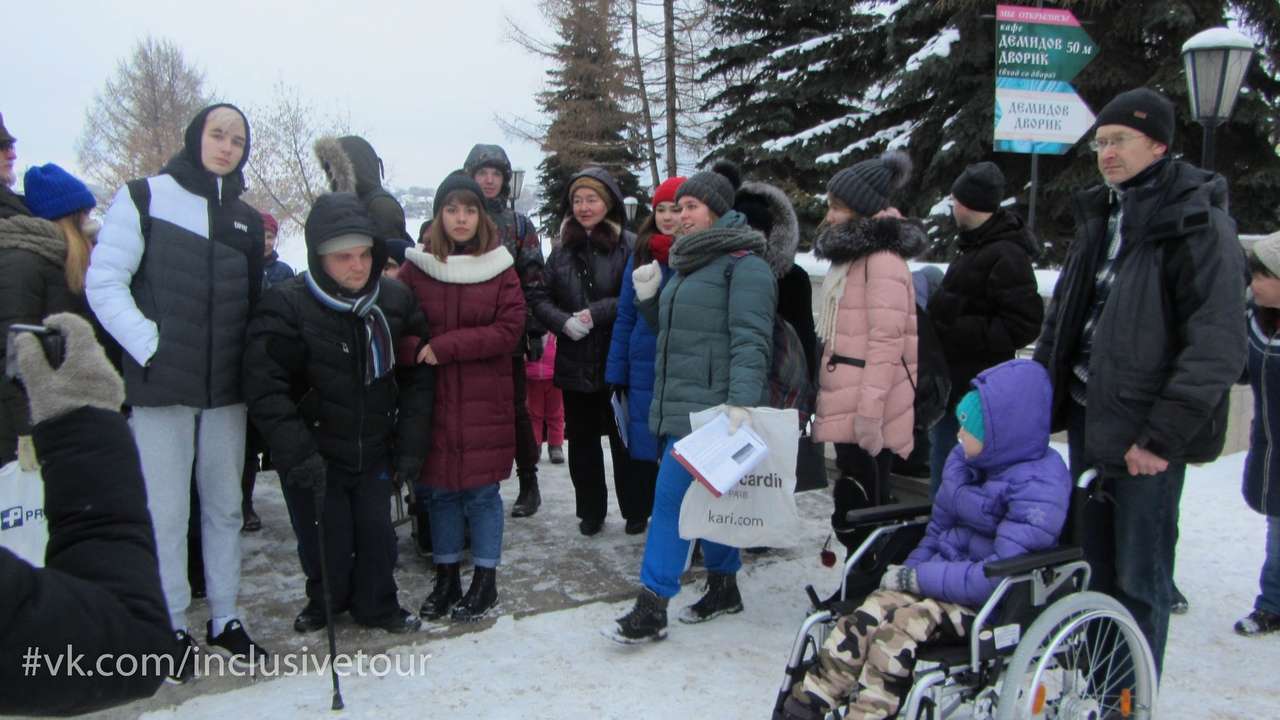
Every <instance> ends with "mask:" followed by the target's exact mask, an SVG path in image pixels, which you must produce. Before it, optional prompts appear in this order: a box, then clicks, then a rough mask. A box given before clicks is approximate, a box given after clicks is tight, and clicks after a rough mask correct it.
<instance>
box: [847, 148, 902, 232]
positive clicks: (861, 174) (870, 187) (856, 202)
mask: <svg viewBox="0 0 1280 720" xmlns="http://www.w3.org/2000/svg"><path fill="white" fill-rule="evenodd" d="M910 174H911V158H910V157H908V156H907V154H906V153H904V152H899V151H890V152H887V153H885V154H884V155H881V156H880V157H878V158H873V159H871V160H863V161H862V162H860V163H856V164H854V165H852V166H851V167H847V168H845V169H843V170H841V171H840V172H837V173H836V174H835V175H834V176H832V178H831V182H828V183H827V193H828V194H830V195H834V196H835V197H836V199H837V200H839V201H840V202H842V203H844V204H845V205H847V206H849V209H850V210H853V211H854V212H856V213H858V214H859V215H861V216H862V217H871V216H872V215H875V214H876V213H878V212H880V211H881V210H884V209H885V208H887V207H889V205H890V204H891V203H890V202H889V200H890V197H891V196H892V194H893V191H894V190H897V189H898V188H900V187H902V186H903V185H905V184H906V182H907V177H908V176H909V175H910Z"/></svg>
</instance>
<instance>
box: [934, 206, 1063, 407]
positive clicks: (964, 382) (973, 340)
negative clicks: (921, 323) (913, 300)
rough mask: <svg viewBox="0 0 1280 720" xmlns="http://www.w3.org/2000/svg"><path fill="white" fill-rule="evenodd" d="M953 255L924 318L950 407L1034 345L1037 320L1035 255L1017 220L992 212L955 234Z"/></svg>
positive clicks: (1038, 301) (1028, 234)
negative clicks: (981, 378)
mask: <svg viewBox="0 0 1280 720" xmlns="http://www.w3.org/2000/svg"><path fill="white" fill-rule="evenodd" d="M959 250H960V254H959V255H958V256H956V259H955V260H952V261H951V265H950V266H949V267H948V268H947V274H946V275H945V276H944V277H943V278H942V285H940V286H939V287H938V289H937V290H935V291H934V292H933V295H932V296H930V298H929V319H930V320H931V321H932V322H933V328H934V330H936V331H937V333H938V340H939V341H940V342H941V343H942V351H943V353H944V354H945V355H946V356H947V366H948V367H949V368H950V370H951V403H950V407H951V408H954V407H955V406H956V404H957V403H959V402H960V398H961V397H963V396H964V394H965V393H967V392H969V389H970V388H969V381H970V380H973V379H974V378H975V377H977V376H978V373H980V372H982V371H983V370H986V369H987V368H989V367H991V366H993V365H998V364H1000V363H1002V362H1004V361H1006V360H1011V359H1013V356H1014V354H1015V353H1017V352H1018V350H1020V349H1022V348H1023V347H1025V346H1026V345H1028V344H1029V343H1031V341H1033V340H1035V339H1036V336H1037V335H1039V333H1040V324H1041V323H1042V322H1043V320H1044V301H1043V300H1041V299H1040V293H1039V290H1038V289H1037V287H1036V276H1035V272H1034V270H1033V269H1032V266H1031V260H1032V258H1034V257H1035V256H1036V255H1038V254H1039V252H1038V251H1039V249H1038V248H1037V247H1036V241H1035V238H1034V237H1033V236H1032V235H1031V232H1030V231H1028V230H1027V227H1026V225H1025V224H1024V223H1023V222H1022V218H1020V217H1018V216H1017V215H1015V214H1013V213H1011V212H1008V211H1006V210H997V211H996V212H995V214H993V215H992V216H991V218H990V219H989V220H987V221H986V222H985V223H983V224H982V225H981V226H980V227H977V228H974V229H973V230H969V231H965V232H962V233H960V242H959Z"/></svg>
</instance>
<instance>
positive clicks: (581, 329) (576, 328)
mask: <svg viewBox="0 0 1280 720" xmlns="http://www.w3.org/2000/svg"><path fill="white" fill-rule="evenodd" d="M590 332H591V328H589V327H587V324H586V323H584V322H582V321H581V320H579V319H578V316H576V315H570V316H569V319H568V320H565V321H564V334H565V335H568V336H569V339H570V340H581V339H582V338H584V337H586V336H587V335H588V334H590Z"/></svg>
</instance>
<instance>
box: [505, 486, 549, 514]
mask: <svg viewBox="0 0 1280 720" xmlns="http://www.w3.org/2000/svg"><path fill="white" fill-rule="evenodd" d="M541 506H542V493H541V492H539V491H538V481H537V479H536V478H535V479H530V480H528V481H525V479H524V478H521V479H520V494H519V495H517V496H516V501H515V504H513V505H512V506H511V517H513V518H522V517H532V516H533V515H534V514H536V513H537V512H538V508H539V507H541Z"/></svg>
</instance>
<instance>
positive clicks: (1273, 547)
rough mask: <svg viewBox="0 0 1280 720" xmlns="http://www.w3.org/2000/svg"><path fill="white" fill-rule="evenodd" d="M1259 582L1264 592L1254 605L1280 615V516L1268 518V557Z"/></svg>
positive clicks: (1263, 564)
mask: <svg viewBox="0 0 1280 720" xmlns="http://www.w3.org/2000/svg"><path fill="white" fill-rule="evenodd" d="M1258 584H1259V585H1260V586H1261V588H1262V593H1261V594H1260V595H1258V599H1257V600H1255V601H1254V602H1253V607H1254V608H1255V609H1257V610H1266V611H1267V612H1269V613H1275V614H1276V615H1280V517H1268V518H1267V559H1266V561H1265V562H1263V563H1262V578H1261V579H1260V580H1259V581H1258Z"/></svg>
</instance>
